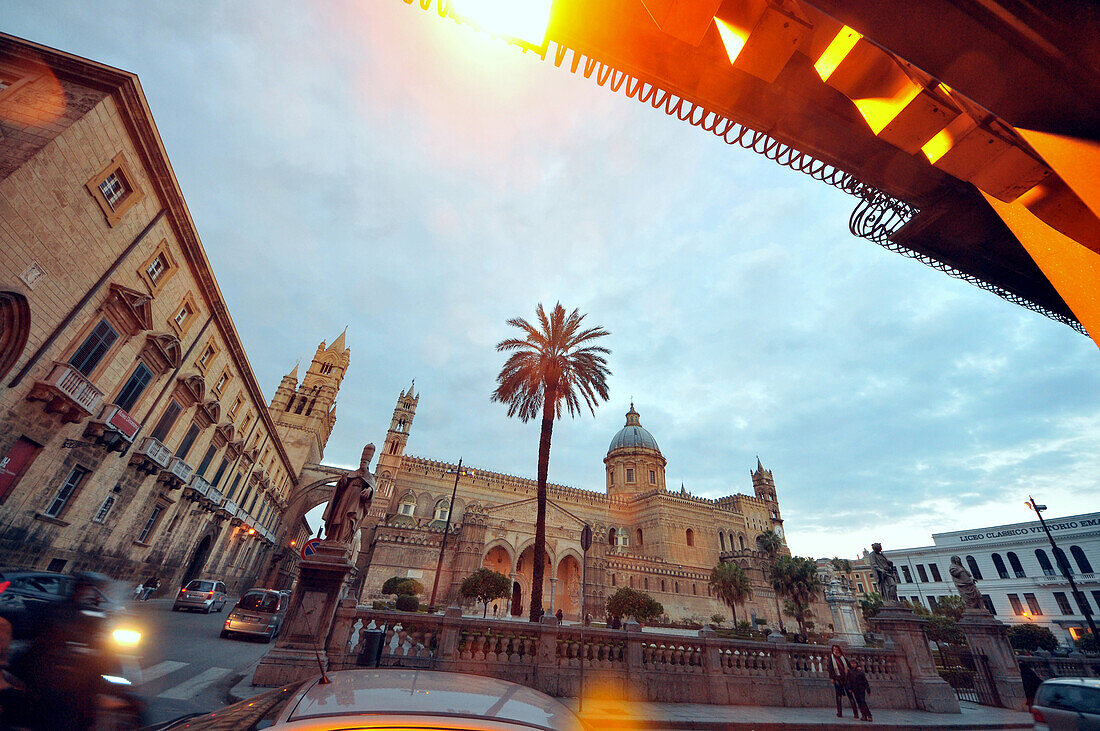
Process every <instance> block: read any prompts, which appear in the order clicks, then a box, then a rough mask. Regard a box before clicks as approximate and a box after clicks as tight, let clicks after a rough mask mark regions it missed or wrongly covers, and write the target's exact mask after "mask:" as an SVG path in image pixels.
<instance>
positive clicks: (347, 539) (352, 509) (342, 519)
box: [323, 444, 374, 544]
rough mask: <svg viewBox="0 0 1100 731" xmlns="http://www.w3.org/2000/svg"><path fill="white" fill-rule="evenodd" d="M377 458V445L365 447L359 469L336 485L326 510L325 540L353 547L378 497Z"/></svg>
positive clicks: (342, 478) (348, 474) (345, 476)
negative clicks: (373, 462)
mask: <svg viewBox="0 0 1100 731" xmlns="http://www.w3.org/2000/svg"><path fill="white" fill-rule="evenodd" d="M373 458H374V445H373V444H368V445H367V446H366V447H364V448H363V455H362V457H361V459H360V460H359V469H358V470H356V471H354V472H349V473H347V474H346V475H344V476H343V477H341V478H340V480H339V481H338V482H337V483H336V491H335V492H334V493H333V495H332V499H331V500H329V503H328V507H326V508H325V514H324V516H323V517H324V521H325V540H326V541H335V542H337V543H345V544H351V541H352V539H353V538H354V537H355V531H356V530H357V529H358V528H359V525H360V524H361V523H362V522H363V518H364V517H366V515H367V509H368V508H370V503H371V499H372V498H373V497H374V475H372V474H371V473H370V462H371V460H372V459H373Z"/></svg>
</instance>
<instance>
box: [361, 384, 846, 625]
mask: <svg viewBox="0 0 1100 731" xmlns="http://www.w3.org/2000/svg"><path fill="white" fill-rule="evenodd" d="M414 386H415V384H414ZM419 403H420V394H418V393H415V388H414V387H410V388H409V389H408V390H407V391H402V392H401V394H400V396H399V397H398V399H397V405H396V407H395V408H394V411H393V417H392V420H391V423H390V428H389V431H388V432H387V434H386V438H385V440H384V441H383V446H382V448H381V450H380V456H379V458H378V464H377V467H376V469H375V476H376V479H377V481H378V491H377V495H376V498H375V501H374V505H373V506H372V509H371V513H372V514H371V516H370V519H369V521H368V524H367V526H366V529H365V530H364V532H363V535H362V539H363V558H362V560H361V562H360V565H361V566H362V567H363V570H364V571H365V576H364V577H363V580H362V591H361V594H360V597H361V599H365V600H369V599H374V598H381V595H380V589H381V586H382V583H383V582H384V581H385V580H386V579H388V578H390V577H392V576H411V577H414V578H417V579H419V580H420V581H421V582H422V583H423V584H424V585H425V587H427V588H428V591H430V587H431V586H432V584H433V582H434V580H435V567H436V563H437V559H438V555H439V546H440V541H441V539H442V534H443V530H444V526H445V525H446V524H447V518H448V515H450V519H451V523H450V524H451V531H452V533H451V534H450V537H449V538H448V545H447V549H446V554H445V559H444V564H443V570H442V572H441V574H440V582H439V586H440V589H439V596H438V597H437V603H443V602H448V601H453V600H454V599H455V598H456V597H457V596H458V586H459V585H460V583H461V581H462V579H464V578H465V577H466V576H467V575H469V574H470V573H472V572H473V571H474V570H476V569H477V568H478V567H481V566H487V567H489V568H492V569H494V570H496V571H499V572H500V573H503V574H505V575H507V576H509V577H511V579H512V581H513V584H512V599H511V602H510V603H508V602H505V603H504V604H506V606H504V607H501V609H502V610H503V611H505V612H507V613H510V614H512V615H513V616H525V614H524V613H525V609H526V608H527V607H528V606H529V602H530V595H531V576H532V570H533V558H532V555H533V550H534V549H533V543H534V537H535V511H536V502H535V495H536V490H537V483H536V481H535V480H531V479H527V478H523V477H516V476H513V475H505V474H500V473H498V472H493V471H490V470H485V469H479V468H464V469H463V471H462V473H461V474H457V479H458V488H457V496H456V498H455V501H454V505H453V506H451V504H450V499H451V491H452V489H453V487H454V484H455V479H456V470H457V466H456V465H452V464H449V463H446V462H439V461H435V460H431V459H423V458H420V457H414V456H411V455H407V454H406V446H407V443H408V440H409V436H410V433H411V429H412V425H413V420H414V417H415V415H416V410H417V407H418V405H419ZM665 465H666V460H665V456H664V455H663V454H662V452H661V450H660V448H659V447H658V445H657V440H656V439H654V437H653V435H652V434H650V433H649V431H647V430H646V429H645V428H644V427H643V426H642V424H641V417H640V415H639V414H638V412H637V411H635V409H634V406H633V404H631V406H630V410H629V411H628V412H627V414H626V424H625V425H624V426H623V428H622V429H621V430H620V431H619V432H618V433H617V434H615V435H614V437H613V438H612V439H611V443H610V446H609V448H608V451H607V456H606V457H605V458H604V470H603V475H604V489H603V490H600V491H594V490H583V489H577V488H574V487H567V486H565V485H555V484H551V485H549V486H548V495H549V500H548V505H547V519H546V531H547V569H546V573H545V576H546V583H545V585H544V594H543V597H544V599H543V604H544V606H545V607H546V608H547V609H548V610H549V611H556V610H557V609H561V610H562V611H563V612H564V614H565V616H566V617H567V618H570V619H578V618H580V617H581V616H582V611H581V596H580V578H581V561H582V552H581V545H580V534H581V529H582V527H583V526H584V525H585V524H586V523H587V524H589V525H591V526H592V528H593V530H594V533H595V540H594V541H593V545H592V548H591V550H590V551H589V555H588V591H587V594H586V597H585V605H584V608H585V611H586V612H588V613H591V614H592V615H593V616H594V617H601V616H603V613H604V605H605V602H606V599H607V597H609V596H610V595H611V594H612V593H614V592H615V591H616V589H618V588H619V587H624V586H625V587H633V588H635V589H639V590H642V591H645V592H647V593H649V594H650V595H651V596H653V597H654V598H655V599H657V600H658V601H659V602H661V604H662V605H664V607H665V612H666V614H668V616H669V617H670V618H671V619H673V620H681V619H684V618H688V617H695V618H701V619H704V620H709V618H710V616H711V615H712V614H715V613H719V614H722V615H724V616H726V617H727V618H728V617H729V614H730V612H729V609H728V607H726V606H725V605H723V604H722V603H721V602H720V601H719V600H718V599H716V598H714V597H712V596H711V592H710V589H709V587H708V580H709V577H710V572H711V569H712V568H713V567H714V566H715V565H716V564H717V563H718V562H719V561H736V562H737V563H739V564H741V565H742V566H743V567H744V568H745V569H747V570H748V572H749V575H750V577H751V578H752V580H753V585H754V597H753V599H752V600H751V601H749V602H747V603H746V604H745V605H744V607H740V608H739V611H738V616H739V618H740V619H751V618H756V619H758V620H760V623H761V624H763V623H765V622H766V623H767V625H768V626H770V627H772V628H776V627H778V626H779V622H778V621H777V617H776V602H775V597H774V593H773V591H772V589H771V588H770V586H768V585H767V583H766V582H765V581H764V569H765V563H764V558H763V556H762V555H761V554H760V552H759V551H757V550H756V545H757V544H756V537H757V536H758V535H759V534H760V533H761V532H762V531H764V530H766V529H768V528H772V529H774V530H775V531H776V532H778V533H779V534H780V535H783V519H782V517H781V514H780V510H779V502H778V498H777V496H776V490H775V482H774V480H773V477H772V473H771V471H769V470H766V469H764V467H763V465H761V464H760V462H759V460H758V461H757V466H756V469H755V470H753V471H751V472H750V477H751V484H752V488H753V494H752V495H742V494H736V495H730V496H728V497H723V498H719V499H717V500H711V499H706V498H700V497H696V496H693V495H690V494H688V493H687V492H686V491H684V490H683V489H682V488H681V490H680V491H678V492H669V491H668V490H667V489H666V487H665ZM427 598H428V597H425V599H427ZM817 612H818V613H820V614H821V616H822V617H827V616H828V610H827V609H825V608H824V605H823V604H822V605H820V606H818V607H817ZM786 623H787V624H788V625H793V621H792V620H790V619H787V620H786Z"/></svg>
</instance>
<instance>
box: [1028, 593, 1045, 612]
mask: <svg viewBox="0 0 1100 731" xmlns="http://www.w3.org/2000/svg"><path fill="white" fill-rule="evenodd" d="M1024 601H1025V602H1027V608H1028V609H1030V610H1031V613H1032V614H1036V615H1037V614H1042V613H1043V610H1042V609H1040V608H1039V600H1038V599H1036V598H1035V595H1034V594H1024Z"/></svg>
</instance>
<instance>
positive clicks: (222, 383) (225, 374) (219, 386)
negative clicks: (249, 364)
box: [214, 368, 232, 396]
mask: <svg viewBox="0 0 1100 731" xmlns="http://www.w3.org/2000/svg"><path fill="white" fill-rule="evenodd" d="M230 378H232V376H230V375H229V369H228V368H226V369H225V370H224V371H222V374H221V376H219V377H218V382H217V383H216V384H214V393H216V394H217V395H219V396H221V395H222V393H224V392H225V387H226V385H227V384H228V383H229V379H230Z"/></svg>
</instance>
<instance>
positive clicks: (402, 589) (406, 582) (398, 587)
mask: <svg viewBox="0 0 1100 731" xmlns="http://www.w3.org/2000/svg"><path fill="white" fill-rule="evenodd" d="M382 593H383V594H396V595H397V596H403V595H408V596H419V595H421V594H423V593H424V585H423V584H421V583H420V582H419V581H417V580H416V579H410V578H408V577H407V576H393V577H390V578H388V579H386V583H384V584H382Z"/></svg>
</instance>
